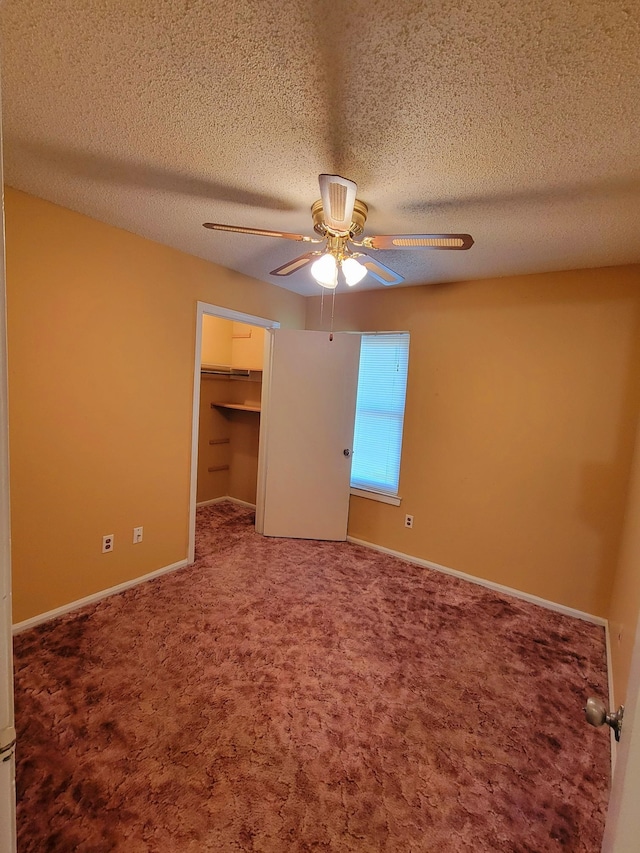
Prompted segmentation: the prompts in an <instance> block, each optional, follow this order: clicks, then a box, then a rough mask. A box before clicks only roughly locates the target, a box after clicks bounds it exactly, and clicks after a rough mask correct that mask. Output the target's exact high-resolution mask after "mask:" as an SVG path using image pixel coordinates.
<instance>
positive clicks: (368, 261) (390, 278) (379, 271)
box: [354, 252, 404, 284]
mask: <svg viewBox="0 0 640 853" xmlns="http://www.w3.org/2000/svg"><path fill="white" fill-rule="evenodd" d="M354 258H357V260H358V262H359V263H361V264H362V266H363V267H365V269H366V270H367V272H368V273H369V274H370V275H372V276H373V277H374V278H376V279H378V281H381V282H382V284H401V283H402V282H403V281H404V276H401V275H400V273H397V272H394V271H393V270H392V269H390V268H389V267H387V266H385V265H384V264H382V263H380V261H379V260H378V259H377V258H375V259H374V258H372V257H371V256H370V255H365V254H363V253H362V252H358V254H357V255H354Z"/></svg>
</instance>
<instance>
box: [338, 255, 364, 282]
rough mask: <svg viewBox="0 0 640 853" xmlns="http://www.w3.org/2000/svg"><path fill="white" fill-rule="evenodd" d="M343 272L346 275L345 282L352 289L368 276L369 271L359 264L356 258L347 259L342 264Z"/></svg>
mask: <svg viewBox="0 0 640 853" xmlns="http://www.w3.org/2000/svg"><path fill="white" fill-rule="evenodd" d="M342 272H343V273H344V277H345V281H346V282H347V284H348V285H349V286H350V287H352V286H353V285H354V284H357V283H358V282H359V281H362V279H363V278H364V277H365V275H366V274H367V270H366V268H365V267H363V266H362V264H361V263H358V261H356V259H355V258H345V259H344V261H343V262H342Z"/></svg>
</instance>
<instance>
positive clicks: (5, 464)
mask: <svg viewBox="0 0 640 853" xmlns="http://www.w3.org/2000/svg"><path fill="white" fill-rule="evenodd" d="M0 138H1V133H0ZM2 186H3V184H2V151H1V146H0V192H2ZM0 216H1V217H2V218H1V220H0V850H2V851H7V853H13V851H15V849H16V796H15V758H14V748H13V743H14V738H15V730H14V719H13V667H12V641H11V569H10V565H11V564H10V554H11V551H10V545H9V542H10V525H9V441H8V432H9V415H8V407H7V324H6V288H5V264H4V204H3V206H2V212H1V213H0Z"/></svg>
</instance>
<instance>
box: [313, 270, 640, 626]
mask: <svg viewBox="0 0 640 853" xmlns="http://www.w3.org/2000/svg"><path fill="white" fill-rule="evenodd" d="M319 302H320V300H319V299H318V298H313V299H310V300H309V301H308V309H307V328H318V312H319ZM639 320H640V267H638V266H635V267H624V268H611V269H599V270H584V271H576V272H565V273H550V274H545V275H535V276H521V277H512V278H504V279H498V280H488V281H476V282H466V283H460V284H447V285H437V286H425V287H411V288H401V289H395V290H392V289H388V290H377V291H361V292H360V293H348V294H345V295H338V296H337V297H336V323H335V327H336V329H351V330H354V329H355V330H399V331H405V330H406V331H409V332H410V333H411V350H410V358H409V379H408V388H407V405H406V419H405V432H404V443H403V462H402V470H401V477H400V494H401V496H402V505H401V506H400V507H393V506H389V505H387V504H383V503H378V502H375V501H371V500H366V499H363V498H357V497H352V499H351V510H350V517H349V534H350V535H351V536H354V537H356V538H360V539H364V540H366V541H371V542H375V543H377V544H379V545H383V546H385V547H388V548H391V549H394V550H397V551H400V552H403V553H405V554H409V555H412V556H416V557H420V558H422V559H426V560H431V561H433V562H436V563H439V564H441V565H444V566H448V567H450V568H453V569H457V570H459V571H463V572H467V573H469V574H471V575H474V576H476V577H480V578H484V579H488V580H491V581H494V582H497V583H501V584H505V585H507V586H510V587H513V588H515V589H519V590H522V591H525V592H528V593H531V594H534V595H538V596H541V597H543V598H546V599H549V600H551V601H555V602H558V603H561V604H564V605H567V606H569V607H574V608H577V609H579V610H583V611H586V612H588V613H592V614H596V615H599V616H607V613H608V606H609V600H610V596H611V589H612V583H613V577H614V572H615V567H616V560H617V555H618V549H619V544H620V537H621V528H622V519H623V515H624V508H625V501H626V495H627V487H628V480H629V468H630V463H631V457H632V451H633V444H634V436H635V429H636V422H637V416H638V408H639V404H640V396H639V395H640V352H639V346H640V336H639V335H638V331H639V330H638V324H639ZM405 513H410V514H412V515H413V516H414V519H415V521H414V528H413V529H412V530H407V529H405V528H404V525H403V522H404V516H405Z"/></svg>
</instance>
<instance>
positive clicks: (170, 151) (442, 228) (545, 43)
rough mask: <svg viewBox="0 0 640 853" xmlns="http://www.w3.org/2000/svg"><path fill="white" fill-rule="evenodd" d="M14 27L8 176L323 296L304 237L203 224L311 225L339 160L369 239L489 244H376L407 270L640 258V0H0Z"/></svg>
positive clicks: (454, 273)
mask: <svg viewBox="0 0 640 853" xmlns="http://www.w3.org/2000/svg"><path fill="white" fill-rule="evenodd" d="M0 19H1V30H2V54H3V121H4V142H5V178H6V180H7V182H8V183H9V184H10V185H12V186H14V187H17V188H19V189H22V190H25V191H26V192H29V193H32V194H34V195H37V196H40V197H42V198H45V199H49V200H51V201H54V202H56V203H58V204H61V205H63V206H65V207H69V208H72V209H74V210H78V211H81V212H82V213H86V214H88V215H89V216H92V217H94V218H96V219H99V220H102V221H104V222H108V223H110V224H112V225H117V226H119V227H121V228H125V229H127V230H129V231H133V232H135V233H136V234H141V235H143V236H145V237H149V238H151V239H152V240H156V241H158V242H161V243H166V244H167V245H170V246H174V247H176V248H178V249H182V250H183V251H185V252H188V253H190V254H193V255H197V256H199V257H202V258H206V259H208V260H211V261H215V262H216V263H219V264H222V265H224V266H226V267H230V268H232V269H235V270H239V271H241V272H243V273H246V274H248V275H251V276H254V277H256V278H259V279H262V280H263V281H271V282H273V283H276V284H279V285H281V286H285V287H289V288H290V289H292V290H295V291H297V292H298V293H303V294H310V293H315V292H317V290H318V285H316V284H315V282H313V280H312V279H311V276H310V274H309V271H308V268H307V269H306V270H302V271H300V272H298V273H295V274H294V275H292V276H290V277H289V278H285V279H282V278H280V279H274V278H273V277H270V276H269V270H271V269H274V268H275V267H277V266H280V265H281V264H283V263H284V262H285V261H287V260H289V259H291V258H293V257H295V256H297V255H298V254H302V253H303V252H305V251H306V249H305V246H304V244H296V243H293V242H290V241H288V240H278V239H273V238H264V237H256V236H247V235H239V234H226V233H216V232H213V231H209V230H206V229H204V228H203V227H202V223H203V222H205V221H213V222H223V223H230V224H234V225H244V226H249V227H256V228H268V229H278V230H285V231H295V232H300V233H304V234H312V233H313V232H312V226H311V216H310V213H309V208H310V206H311V204H312V202H314V201H315V200H316V198H318V197H319V191H318V185H317V175H318V173H320V172H331V173H337V174H341V175H343V176H345V177H348V178H350V179H352V180H354V181H356V182H357V183H358V197H359V198H361V199H362V200H363V201H365V202H366V203H367V204H368V205H369V219H368V221H367V227H366V233H367V234H389V233H407V232H449V231H453V232H467V233H470V234H472V235H473V237H474V239H475V245H474V246H473V248H472V249H470V250H469V251H467V252H455V251H451V252H447V251H428V250H422V251H419V250H418V251H413V252H410V251H404V252H403V251H398V250H396V251H393V252H378V253H376V257H377V258H378V259H380V260H381V261H383V263H386V264H387V265H388V266H391V267H392V268H394V269H395V270H397V271H398V272H400V273H401V274H402V275H404V276H405V277H406V279H407V284H423V283H431V282H446V281H456V280H463V279H477V278H485V277H490V276H503V275H510V274H517V273H533V272H542V271H547V270H561V269H573V268H581V267H598V266H608V265H615V264H624V263H631V262H640V240H639V239H638V223H639V222H640V141H639V140H640V134H639V129H640V86H639V83H640V0H598V2H595V1H594V2H592V0H522V2H519V3H518V2H513V0H511V1H510V0H440V2H420V0H394V1H393V2H392V0H351V2H340V0H334V2H326V0H313V1H312V0H226V2H221V0H213V2H212V0H209V2H207V0H85V2H81V1H80V0H75V2H74V0H4V2H3V4H2V6H1V7H0ZM34 239H36V240H37V234H34ZM35 245H37V242H36V243H35ZM374 286H381V285H376V283H375V282H374V281H372V280H371V277H370V276H367V277H366V279H365V280H364V281H363V282H362V283H361V284H359V285H358V289H362V288H363V287H374ZM344 287H345V285H344V284H341V285H339V288H341V289H342V288H344Z"/></svg>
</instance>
